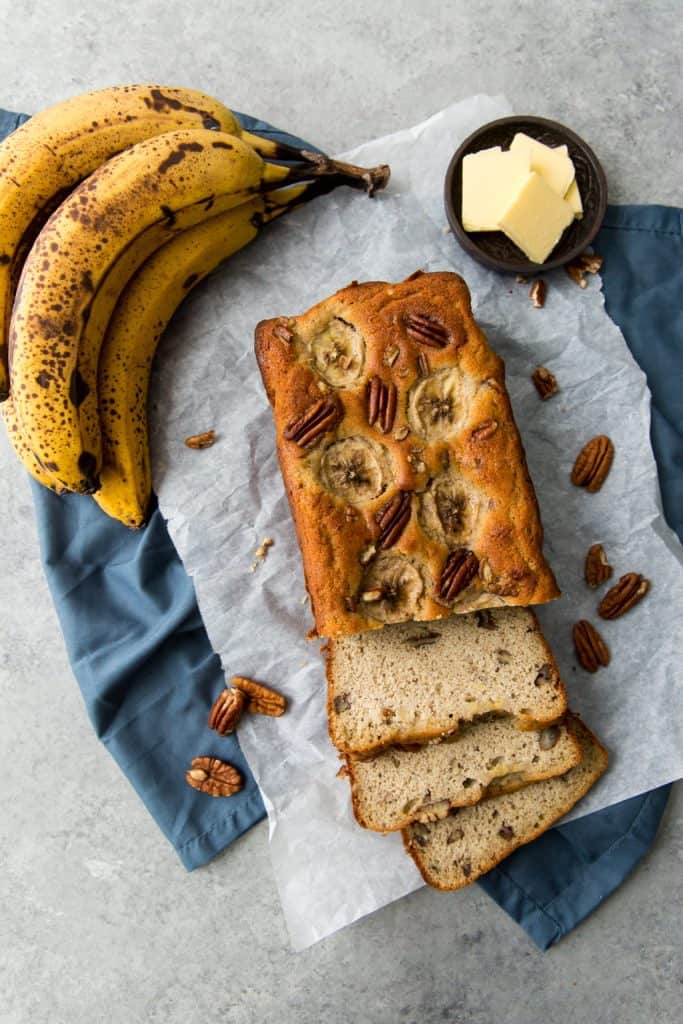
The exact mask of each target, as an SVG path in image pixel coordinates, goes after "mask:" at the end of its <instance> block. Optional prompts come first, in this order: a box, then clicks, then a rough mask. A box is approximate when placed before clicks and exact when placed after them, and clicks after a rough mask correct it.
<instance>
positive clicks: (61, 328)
mask: <svg viewBox="0 0 683 1024" xmlns="http://www.w3.org/2000/svg"><path fill="white" fill-rule="evenodd" d="M289 176H290V171H289V170H288V169H287V168H285V167H281V166H278V165H276V164H268V163H266V162H264V161H263V160H262V159H261V157H260V156H258V154H257V153H255V151H254V150H253V149H252V147H251V146H248V145H247V144H246V143H244V142H242V141H240V140H239V139H238V138H236V137H234V136H228V135H225V134H223V133H219V132H214V131H210V130H206V129H196V130H189V129H188V130H181V131H177V132H167V133H165V134H163V135H159V136H156V137H154V138H151V139H146V140H144V141H143V142H139V143H137V145H135V146H133V147H131V148H130V149H127V150H125V151H124V152H123V153H121V154H119V155H118V156H116V157H114V158H113V159H112V160H110V161H108V162H107V163H106V164H104V165H102V166H101V167H100V168H98V170H97V171H95V172H94V173H93V174H92V175H91V176H90V177H89V178H86V179H85V181H84V182H82V183H81V184H80V185H79V186H78V187H77V188H76V189H75V190H74V192H72V193H71V195H70V196H69V197H68V198H67V199H66V200H65V201H64V203H62V205H61V206H60V207H59V208H58V209H57V211H56V212H55V213H54V214H53V215H52V217H51V218H50V220H49V221H48V223H47V224H46V225H45V227H44V228H43V230H42V231H41V233H40V235H39V236H38V239H37V241H36V242H35V244H34V246H33V248H32V250H31V252H30V254H29V256H28V258H27V260H26V262H25V264H24V269H23V272H22V275H21V279H20V282H19V286H18V289H17V295H16V299H15V304H14V311H13V314H12V320H11V326H10V335H9V344H10V368H11V374H12V389H13V395H14V400H15V405H16V408H17V413H18V416H19V421H20V424H21V426H22V431H23V432H24V435H25V437H26V440H27V442H28V444H29V445H30V447H31V449H32V450H33V451H34V453H35V454H36V455H37V456H38V458H39V459H40V461H41V462H42V463H43V464H46V463H49V464H50V465H51V466H54V467H55V468H54V470H52V472H53V473H54V476H55V478H56V479H57V480H58V481H59V483H60V484H62V486H64V487H66V488H68V489H69V490H73V491H81V492H86V493H90V492H92V491H94V490H96V489H97V487H98V486H99V478H98V473H99V469H100V466H101V436H100V429H99V422H98V417H97V397H96V384H97V360H98V357H99V350H100V346H101V343H102V337H103V334H104V330H105V329H106V326H107V323H108V322H109V318H110V316H111V312H112V310H113V308H114V305H115V303H116V300H117V299H118V297H119V295H120V293H121V291H122V290H123V287H124V286H125V284H126V283H127V281H128V280H129V278H130V277H131V276H132V274H133V273H134V272H135V270H136V269H137V268H138V267H139V266H140V265H141V264H142V263H143V262H144V260H145V259H146V258H147V257H148V256H149V255H150V254H151V253H152V252H154V250H155V249H157V248H158V247H159V246H160V245H162V244H163V243H164V242H165V241H167V240H168V239H169V238H171V237H173V236H174V235H176V234H178V233H179V232H180V231H182V230H184V229H185V228H187V227H191V226H192V225H194V224H197V223H200V222H202V221H204V220H207V219H209V218H210V217H214V216H216V215H217V214H219V213H221V212H223V211H225V210H227V209H231V208H232V207H234V206H237V205H239V204H241V203H243V202H244V201H245V200H247V199H248V198H250V196H253V195H256V194H258V193H259V192H261V191H264V190H265V189H267V188H269V187H270V188H272V187H273V186H274V185H276V184H278V183H280V182H283V181H285V180H287V178H288V177H289Z"/></svg>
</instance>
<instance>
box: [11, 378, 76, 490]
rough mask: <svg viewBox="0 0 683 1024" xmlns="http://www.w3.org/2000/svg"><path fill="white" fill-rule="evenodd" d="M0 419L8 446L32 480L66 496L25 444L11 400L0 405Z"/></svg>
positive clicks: (62, 488)
mask: <svg viewBox="0 0 683 1024" xmlns="http://www.w3.org/2000/svg"><path fill="white" fill-rule="evenodd" d="M2 418H3V420H4V421H5V429H6V430H7V437H8V438H9V441H10V444H11V445H12V447H13V448H14V451H15V452H16V453H17V455H18V456H19V459H20V460H21V462H23V464H24V467H25V468H26V469H27V470H28V472H29V473H30V474H31V476H32V477H33V479H34V480H37V481H38V483H39V484H42V485H43V487H47V488H49V490H51V491H54V493H55V494H66V493H67V492H66V489H65V488H64V487H60V485H59V484H58V483H57V481H56V480H55V478H54V477H53V476H52V474H51V473H49V472H48V470H47V469H46V468H45V466H43V465H41V463H40V462H39V461H38V459H37V458H36V457H35V455H34V454H33V452H32V451H31V449H30V447H29V445H28V444H27V443H26V440H25V439H24V436H23V434H22V432H21V427H20V425H19V418H18V416H17V411H16V409H15V408H14V402H13V401H12V399H11V398H8V399H7V401H6V402H4V403H3V405H2Z"/></svg>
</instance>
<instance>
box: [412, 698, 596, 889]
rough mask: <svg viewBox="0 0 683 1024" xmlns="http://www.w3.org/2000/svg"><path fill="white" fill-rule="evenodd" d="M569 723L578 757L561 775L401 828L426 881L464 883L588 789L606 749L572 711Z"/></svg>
mask: <svg viewBox="0 0 683 1024" xmlns="http://www.w3.org/2000/svg"><path fill="white" fill-rule="evenodd" d="M571 728H573V729H575V730H576V734H577V736H578V738H579V742H580V744H581V749H582V753H583V757H582V759H581V762H580V764H578V765H577V766H576V768H572V769H571V770H570V771H568V772H567V774H566V775H559V776H558V777H557V778H554V779H546V780H545V781H544V782H534V783H533V784H532V785H530V786H526V787H525V788H524V789H518V790H517V791H516V792H515V793H506V794H504V795H502V796H497V797H493V798H492V799H491V800H483V801H482V802H481V803H479V804H475V805H474V806H472V807H464V808H462V809H461V810H458V811H453V812H452V813H451V814H449V816H448V817H447V818H444V820H443V821H437V822H435V823H433V824H429V825H425V824H422V823H420V822H415V823H414V824H412V825H409V826H408V828H406V829H404V830H403V842H404V844H405V848H406V850H407V852H408V853H409V854H410V856H411V857H412V858H413V860H414V861H415V863H416V864H417V867H418V869H419V871H420V874H421V875H422V877H423V878H424V880H425V882H427V884H428V885H432V886H434V888H435V889H443V890H445V891H450V890H453V889H461V888H462V887H463V886H465V885H470V884H471V883H472V882H474V881H475V879H477V878H479V876H480V875H483V874H485V873H486V872H487V871H490V870H491V868H494V867H495V866H496V864H500V862H501V861H502V860H504V858H505V857H507V856H509V855H510V854H511V853H512V852H513V851H514V850H516V849H517V848H518V847H519V846H523V845H524V844H525V843H530V842H531V841H532V840H533V839H536V838H537V836H540V835H541V833H542V832H545V831H546V829H548V828H550V826H551V825H553V824H554V823H555V822H556V821H558V820H559V819H560V818H561V817H562V816H563V815H564V814H566V813H567V811H569V810H571V808H572V807H573V806H574V804H575V803H577V801H579V800H580V799H581V797H582V796H584V795H585V794H586V793H587V792H588V790H589V789H590V788H591V786H592V785H593V784H594V783H595V782H596V781H597V780H598V779H599V778H600V776H601V775H602V773H603V772H604V771H605V769H606V768H607V751H606V750H605V748H604V747H603V746H602V745H601V744H600V742H599V741H598V740H597V739H596V738H595V736H593V734H592V733H591V732H590V731H589V729H587V728H586V726H585V725H583V723H582V722H580V721H579V720H578V719H577V718H576V717H574V716H572V717H571Z"/></svg>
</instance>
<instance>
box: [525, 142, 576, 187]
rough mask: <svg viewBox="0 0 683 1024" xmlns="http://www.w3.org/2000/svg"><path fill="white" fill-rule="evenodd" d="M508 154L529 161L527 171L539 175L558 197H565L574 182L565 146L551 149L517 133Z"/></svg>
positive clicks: (572, 166) (571, 166)
mask: <svg viewBox="0 0 683 1024" xmlns="http://www.w3.org/2000/svg"><path fill="white" fill-rule="evenodd" d="M510 152H511V153H524V154H525V155H526V157H527V159H528V161H529V170H530V171H536V173H537V174H540V175H541V177H542V178H544V179H545V181H546V182H547V184H548V185H550V187H551V189H552V190H553V192H556V193H557V195H558V196H565V195H566V193H567V189H568V188H569V186H570V185H571V183H572V182H573V180H574V164H573V163H572V162H571V160H570V159H569V155H568V153H567V147H566V146H558V147H557V148H556V149H553V147H552V146H546V145H544V144H543V143H542V142H538V141H537V140H536V139H532V138H531V137H530V136H529V135H525V134H524V132H517V134H516V135H515V137H514V139H513V140H512V142H511V143H510Z"/></svg>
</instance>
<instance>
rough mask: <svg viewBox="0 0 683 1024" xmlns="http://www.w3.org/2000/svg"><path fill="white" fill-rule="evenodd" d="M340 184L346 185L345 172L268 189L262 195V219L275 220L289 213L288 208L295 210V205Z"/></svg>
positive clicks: (329, 190) (302, 203)
mask: <svg viewBox="0 0 683 1024" xmlns="http://www.w3.org/2000/svg"><path fill="white" fill-rule="evenodd" d="M340 185H348V180H347V177H346V175H345V174H330V175H328V176H327V177H324V178H318V179H315V180H314V181H307V182H305V183H303V184H298V185H292V184H290V185H286V186H285V187H284V188H282V187H281V188H276V189H269V190H268V191H267V192H265V193H264V195H263V198H264V201H265V211H264V214H263V221H264V223H267V222H268V221H271V220H275V218H276V217H281V216H282V214H284V213H289V211H290V210H295V209H296V208H297V207H299V206H303V205H304V203H308V202H310V201H311V200H312V199H317V198H318V196H324V195H327V194H328V192H333V191H334V189H335V188H339V186H340Z"/></svg>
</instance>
